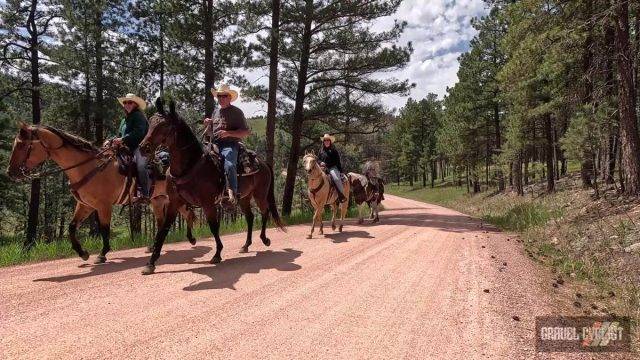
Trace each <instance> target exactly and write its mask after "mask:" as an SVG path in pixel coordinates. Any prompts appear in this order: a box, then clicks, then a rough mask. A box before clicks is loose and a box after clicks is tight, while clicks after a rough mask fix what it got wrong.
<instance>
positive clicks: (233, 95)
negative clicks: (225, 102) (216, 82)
mask: <svg viewBox="0 0 640 360" xmlns="http://www.w3.org/2000/svg"><path fill="white" fill-rule="evenodd" d="M211 94H213V97H216V96H218V94H228V95H229V96H231V101H232V102H233V101H236V100H237V99H238V92H237V91H235V90H231V87H230V86H229V85H228V84H222V85H220V87H219V88H217V89H214V88H212V89H211Z"/></svg>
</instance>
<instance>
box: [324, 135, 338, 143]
mask: <svg viewBox="0 0 640 360" xmlns="http://www.w3.org/2000/svg"><path fill="white" fill-rule="evenodd" d="M320 140H322V141H325V140H330V141H331V143H334V142H336V138H335V137H333V136H331V135H329V134H324V136H323V137H321V138H320Z"/></svg>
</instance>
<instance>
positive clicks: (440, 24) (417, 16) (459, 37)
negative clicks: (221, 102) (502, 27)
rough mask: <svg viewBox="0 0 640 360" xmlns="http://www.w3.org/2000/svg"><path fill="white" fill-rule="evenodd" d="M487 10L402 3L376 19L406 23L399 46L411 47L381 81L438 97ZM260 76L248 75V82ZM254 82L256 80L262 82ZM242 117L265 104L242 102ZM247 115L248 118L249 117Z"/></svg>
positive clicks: (456, 2)
mask: <svg viewBox="0 0 640 360" xmlns="http://www.w3.org/2000/svg"><path fill="white" fill-rule="evenodd" d="M487 13H488V9H487V8H486V5H485V3H484V2H483V1H482V0H405V1H404V2H403V3H402V4H401V5H400V7H399V8H398V11H397V12H396V14H394V15H392V16H388V17H384V18H381V19H378V20H376V21H375V22H374V23H373V24H372V28H373V29H374V30H379V31H382V30H385V29H389V28H390V27H391V26H393V22H394V20H399V21H406V22H407V28H406V29H405V32H404V33H403V35H402V37H401V39H400V44H403V45H404V44H406V43H407V42H411V43H412V45H413V48H414V52H413V55H412V56H411V61H410V62H409V64H407V66H406V67H405V68H404V69H401V70H399V71H395V72H392V73H386V74H381V75H380V77H381V78H386V77H395V78H397V79H408V80H409V81H410V82H412V83H415V84H416V87H415V88H414V89H413V90H412V91H411V94H410V97H412V98H414V99H422V98H424V97H425V96H426V95H427V94H428V93H435V94H438V95H439V96H440V97H442V96H443V95H444V94H445V93H446V88H447V87H448V86H452V85H453V84H455V82H456V81H457V80H458V77H457V75H456V73H457V72H458V67H459V63H458V59H457V58H458V56H459V55H460V54H461V53H463V52H464V51H466V50H467V49H468V47H469V41H471V39H473V37H474V36H475V33H476V31H475V29H473V28H472V27H471V19H473V18H474V17H480V16H483V15H486V14H487ZM263 74H264V73H260V74H257V72H254V73H253V74H252V79H250V80H255V79H258V78H260V77H261V76H264V75H263ZM262 80H263V79H261V80H258V81H262ZM407 98H408V97H400V96H396V95H384V96H383V97H382V99H381V100H382V102H383V103H384V104H385V105H386V106H388V107H389V108H400V107H402V106H403V105H404V103H405V102H406V101H407ZM240 104H241V105H240V106H241V107H242V108H243V109H246V110H245V113H246V114H264V113H265V112H266V105H265V104H259V103H243V102H242V99H241V100H240ZM249 116H250V115H249Z"/></svg>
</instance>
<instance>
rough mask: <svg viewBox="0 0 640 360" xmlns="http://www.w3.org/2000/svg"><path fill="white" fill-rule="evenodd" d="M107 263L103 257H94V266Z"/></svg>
mask: <svg viewBox="0 0 640 360" xmlns="http://www.w3.org/2000/svg"><path fill="white" fill-rule="evenodd" d="M106 262H107V257H106V256H104V255H98V257H96V261H94V262H93V263H94V264H104V263H106Z"/></svg>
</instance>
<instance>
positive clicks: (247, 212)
mask: <svg viewBox="0 0 640 360" xmlns="http://www.w3.org/2000/svg"><path fill="white" fill-rule="evenodd" d="M240 209H241V210H242V213H243V214H244V218H245V219H246V220H247V241H246V242H245V243H244V246H242V248H241V249H240V253H241V254H242V253H247V252H249V246H251V234H252V231H253V211H251V198H250V197H249V196H247V197H245V198H244V199H242V200H240Z"/></svg>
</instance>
